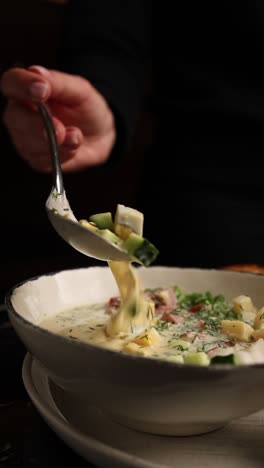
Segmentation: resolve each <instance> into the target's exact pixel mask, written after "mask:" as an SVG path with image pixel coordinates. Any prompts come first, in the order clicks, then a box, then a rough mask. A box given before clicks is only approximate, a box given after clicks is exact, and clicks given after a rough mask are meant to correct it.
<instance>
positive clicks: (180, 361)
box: [166, 354, 184, 364]
mask: <svg viewBox="0 0 264 468" xmlns="http://www.w3.org/2000/svg"><path fill="white" fill-rule="evenodd" d="M166 361H170V362H175V364H183V363H184V360H183V356H181V355H180V354H171V355H170V356H166Z"/></svg>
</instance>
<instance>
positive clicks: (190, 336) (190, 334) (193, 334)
mask: <svg viewBox="0 0 264 468" xmlns="http://www.w3.org/2000/svg"><path fill="white" fill-rule="evenodd" d="M196 335H197V333H196V332H186V333H183V334H182V335H180V338H183V339H184V340H185V339H188V340H193V339H194V338H195V337H196Z"/></svg>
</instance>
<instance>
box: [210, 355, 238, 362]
mask: <svg viewBox="0 0 264 468" xmlns="http://www.w3.org/2000/svg"><path fill="white" fill-rule="evenodd" d="M211 364H235V356H234V354H228V355H227V356H214V357H213V358H212V359H211Z"/></svg>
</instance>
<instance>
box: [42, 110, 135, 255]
mask: <svg viewBox="0 0 264 468" xmlns="http://www.w3.org/2000/svg"><path fill="white" fill-rule="evenodd" d="M38 108H39V111H40V114H41V116H42V118H43V123H44V125H45V129H46V131H47V135H48V141H49V148H50V155H51V162H52V176H53V185H52V189H51V192H50V195H49V197H48V199H47V201H46V211H47V214H48V217H49V220H50V222H51V224H52V226H53V227H54V229H55V230H56V231H57V233H58V234H59V235H60V236H61V237H62V238H63V239H64V240H65V241H66V242H67V243H68V244H70V245H71V246H72V247H73V248H74V249H76V250H78V251H79V252H81V253H82V254H84V255H87V256H88V257H93V258H97V259H99V260H105V261H109V260H116V261H121V260H129V256H128V253H127V252H126V251H125V250H123V249H121V248H120V247H119V246H117V245H115V244H113V243H111V242H109V241H108V240H107V239H105V238H103V237H102V236H100V234H97V233H96V232H94V231H92V230H89V229H87V228H85V227H83V226H82V225H81V224H80V223H78V221H77V219H76V218H75V216H74V214H73V211H72V209H71V207H70V204H69V202H68V200H67V197H66V193H65V190H64V186H63V178H62V171H61V166H60V157H59V148H58V142H57V137H56V132H55V129H54V125H53V121H52V118H51V116H50V113H49V110H48V108H47V106H46V105H44V104H39V105H38Z"/></svg>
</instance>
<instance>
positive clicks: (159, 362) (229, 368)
mask: <svg viewBox="0 0 264 468" xmlns="http://www.w3.org/2000/svg"><path fill="white" fill-rule="evenodd" d="M98 267H99V268H105V269H106V268H107V267H106V266H105V267H103V266H98V265H96V266H88V267H76V268H65V269H59V270H54V271H51V272H48V273H42V274H39V275H36V276H32V277H30V278H27V279H24V280H22V281H20V282H19V283H16V284H14V285H13V286H11V287H10V288H9V289H8V290H7V292H6V293H5V297H4V303H5V306H6V308H7V312H8V315H9V317H10V316H12V315H13V316H14V317H15V318H16V320H18V321H20V322H21V323H22V324H23V325H24V326H25V327H27V328H31V329H33V330H35V331H36V332H37V333H40V334H44V336H45V335H46V336H50V335H51V336H53V337H56V339H58V340H59V341H60V342H62V343H65V342H67V343H70V346H75V347H76V346H77V347H78V348H80V349H83V350H89V349H93V350H97V351H98V352H99V353H100V354H102V355H103V354H105V355H109V356H112V357H113V358H114V357H118V359H121V360H124V361H127V360H128V361H134V362H137V363H138V365H143V366H144V365H147V363H148V362H150V363H152V364H153V365H154V366H156V367H159V366H160V367H165V368H166V367H168V368H173V369H179V370H181V371H187V372H188V370H190V371H192V372H197V373H199V374H201V373H206V374H207V373H210V374H211V373H216V374H219V373H226V372H229V373H230V372H241V371H243V370H250V369H263V368H264V363H255V364H241V365H234V364H217V365H208V366H197V365H194V364H184V363H182V364H179V363H175V362H172V361H167V360H165V359H155V358H152V357H151V356H148V357H147V358H146V357H145V356H137V355H133V354H128V353H121V352H120V351H115V350H112V349H108V348H103V347H101V346H99V345H96V344H91V343H88V342H83V341H79V340H71V339H70V338H68V337H67V336H62V335H59V334H58V333H55V332H52V331H50V330H48V329H45V328H42V327H40V326H39V325H36V324H34V323H32V322H30V321H29V320H27V319H25V318H24V317H22V316H21V315H20V314H19V313H18V312H17V311H16V309H15V308H14V306H13V304H12V301H11V298H12V295H13V293H14V291H15V290H16V289H18V288H19V287H21V286H23V285H25V284H27V283H29V282H31V281H37V280H38V279H40V278H42V277H47V276H55V275H56V274H60V273H64V272H74V271H80V270H89V269H93V268H98ZM139 268H140V267H139ZM149 268H171V269H173V268H177V269H179V270H185V271H186V270H187V271H188V270H192V271H193V270H196V271H205V272H208V273H210V272H221V273H222V274H223V275H227V276H228V275H232V274H235V275H244V276H245V275H248V276H263V281H264V274H263V273H260V272H251V271H238V270H225V269H222V268H198V267H177V266H164V265H156V266H152V267H149ZM10 321H11V320H10ZM19 339H20V337H19ZM154 363H155V364H154Z"/></svg>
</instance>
